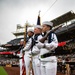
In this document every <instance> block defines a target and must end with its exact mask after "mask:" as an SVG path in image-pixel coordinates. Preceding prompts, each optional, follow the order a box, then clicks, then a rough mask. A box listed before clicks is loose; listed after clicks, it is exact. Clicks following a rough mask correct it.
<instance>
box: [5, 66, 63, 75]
mask: <svg viewBox="0 0 75 75" xmlns="http://www.w3.org/2000/svg"><path fill="white" fill-rule="evenodd" d="M4 69H5V70H6V72H7V73H8V75H20V70H19V67H4ZM57 75H64V74H61V73H58V74H57Z"/></svg>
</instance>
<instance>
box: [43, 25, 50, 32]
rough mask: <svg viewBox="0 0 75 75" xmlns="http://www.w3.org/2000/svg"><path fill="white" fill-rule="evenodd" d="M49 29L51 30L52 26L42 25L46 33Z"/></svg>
mask: <svg viewBox="0 0 75 75" xmlns="http://www.w3.org/2000/svg"><path fill="white" fill-rule="evenodd" d="M48 30H50V27H49V26H48V25H45V24H44V25H42V32H43V33H45V32H47V31H48Z"/></svg>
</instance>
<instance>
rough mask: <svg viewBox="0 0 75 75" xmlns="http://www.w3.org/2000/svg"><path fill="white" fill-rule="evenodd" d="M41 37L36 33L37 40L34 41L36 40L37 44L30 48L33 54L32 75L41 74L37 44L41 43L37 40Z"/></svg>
mask: <svg viewBox="0 0 75 75" xmlns="http://www.w3.org/2000/svg"><path fill="white" fill-rule="evenodd" d="M41 38H42V35H38V36H37V40H36V42H38V43H37V44H35V45H34V46H33V49H32V54H33V70H34V75H41V68H40V66H41V63H40V60H39V54H40V46H39V48H38V45H40V44H41V43H40V42H39V40H40V39H41Z"/></svg>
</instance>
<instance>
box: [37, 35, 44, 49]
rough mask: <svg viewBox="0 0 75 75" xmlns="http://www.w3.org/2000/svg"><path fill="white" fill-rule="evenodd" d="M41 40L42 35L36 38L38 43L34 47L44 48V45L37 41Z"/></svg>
mask: <svg viewBox="0 0 75 75" xmlns="http://www.w3.org/2000/svg"><path fill="white" fill-rule="evenodd" d="M41 38H42V35H40V36H38V43H37V44H36V46H37V47H38V48H39V49H40V48H42V47H43V46H44V43H41V42H40V41H39V40H40V39H41Z"/></svg>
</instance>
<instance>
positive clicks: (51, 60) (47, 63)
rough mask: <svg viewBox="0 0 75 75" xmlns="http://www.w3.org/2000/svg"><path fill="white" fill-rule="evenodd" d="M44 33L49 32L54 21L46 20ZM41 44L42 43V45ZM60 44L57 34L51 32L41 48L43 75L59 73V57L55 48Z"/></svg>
mask: <svg viewBox="0 0 75 75" xmlns="http://www.w3.org/2000/svg"><path fill="white" fill-rule="evenodd" d="M42 26H43V28H42V31H43V33H45V34H46V33H47V32H48V31H50V30H51V29H52V27H53V23H52V22H50V21H45V22H43V24H42ZM40 46H41V45H40ZM57 46H58V40H57V37H56V35H55V34H54V33H53V32H51V33H50V34H49V36H48V38H47V39H46V40H45V42H44V43H43V46H41V47H42V48H41V49H40V51H41V52H40V57H39V58H40V61H41V75H56V73H57V58H56V56H55V55H54V50H55V49H56V48H57Z"/></svg>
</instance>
